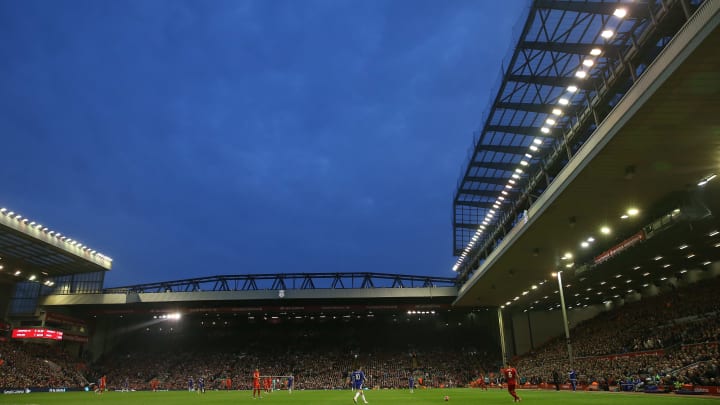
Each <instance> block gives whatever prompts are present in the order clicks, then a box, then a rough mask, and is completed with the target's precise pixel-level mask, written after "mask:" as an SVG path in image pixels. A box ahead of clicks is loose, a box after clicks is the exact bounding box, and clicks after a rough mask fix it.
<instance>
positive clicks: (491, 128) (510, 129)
mask: <svg viewBox="0 0 720 405" xmlns="http://www.w3.org/2000/svg"><path fill="white" fill-rule="evenodd" d="M486 130H487V131H486V132H502V133H506V134H518V135H528V136H529V135H534V134H535V133H536V132H540V128H537V127H525V126H517V125H488V126H487V128H486ZM478 146H484V145H478Z"/></svg>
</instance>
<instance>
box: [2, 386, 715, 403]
mask: <svg viewBox="0 0 720 405" xmlns="http://www.w3.org/2000/svg"><path fill="white" fill-rule="evenodd" d="M518 394H519V395H520V396H521V397H522V398H523V401H522V403H523V404H526V405H597V404H613V405H618V404H632V405H635V404H637V405H643V404H648V405H650V404H653V405H665V404H673V405H681V404H688V403H690V404H706V403H707V404H710V403H713V404H714V403H720V397H709V396H702V397H700V396H680V395H657V394H624V393H606V392H580V391H578V392H576V393H573V392H569V391H561V392H554V391H536V390H531V391H525V390H520V391H518ZM445 395H448V396H449V397H450V401H449V403H452V404H455V405H463V404H465V405H470V404H472V405H477V404H482V405H493V404H511V403H512V397H511V396H510V395H509V394H508V393H507V391H505V390H499V389H497V388H495V389H491V390H489V391H480V390H478V389H429V390H416V391H415V393H414V394H410V393H409V392H408V391H407V390H381V391H366V393H365V397H366V398H367V400H368V402H369V403H370V404H371V405H381V404H387V405H405V404H409V405H430V404H441V403H444V402H445V401H444V400H443V398H444V396H445ZM352 397H353V393H352V392H351V391H349V390H345V391H295V392H293V393H292V395H288V393H287V392H286V391H276V392H274V393H272V394H266V395H265V396H264V397H263V398H262V399H260V400H253V399H252V391H231V392H225V391H208V392H207V393H205V394H203V395H199V394H196V393H191V392H184V391H173V392H107V393H105V394H102V395H97V394H95V393H92V392H89V393H86V392H67V393H33V394H12V395H0V404H8V405H10V404H35V405H66V404H67V405H76V404H94V405H113V404H131V405H155V404H173V405H198V404H200V405H213V404H267V405H270V404H272V405H276V404H277V405H305V404H307V405H338V404H346V405H351V404H353V402H352ZM359 402H360V403H362V400H359Z"/></svg>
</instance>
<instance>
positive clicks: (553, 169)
mask: <svg viewBox="0 0 720 405" xmlns="http://www.w3.org/2000/svg"><path fill="white" fill-rule="evenodd" d="M702 3H703V1H688V0H654V1H633V2H630V1H604V0H597V1H554V0H535V1H533V2H532V3H531V5H530V7H529V9H528V10H527V19H526V21H525V23H524V25H523V27H522V30H521V32H520V34H519V38H518V41H517V45H516V47H515V49H514V51H513V54H512V55H511V57H510V58H509V61H507V63H505V64H504V66H503V77H502V79H501V84H500V87H499V90H498V92H497V95H496V96H495V98H494V100H493V101H492V104H491V106H490V107H489V112H488V113H487V114H486V117H485V120H484V123H483V127H482V129H481V130H480V131H479V132H478V134H477V136H476V137H475V139H474V149H473V152H472V153H471V154H470V159H469V161H468V162H467V164H466V168H465V171H464V173H463V176H462V178H461V179H460V180H459V182H458V188H457V191H456V193H455V196H454V201H453V234H454V249H453V253H454V255H455V256H459V258H458V262H457V263H456V265H455V267H454V268H453V269H454V270H456V271H457V272H458V282H460V283H462V282H463V281H465V280H466V279H467V278H468V276H469V275H470V274H471V273H472V271H474V270H475V269H476V268H477V267H478V266H479V265H480V264H481V263H482V262H483V260H484V259H485V258H486V257H487V256H488V255H489V254H490V253H491V252H492V250H493V249H494V247H495V246H496V245H497V244H498V243H499V242H500V241H502V239H503V238H504V236H505V234H506V233H507V232H508V231H509V230H510V229H512V227H513V226H514V225H515V224H516V223H517V222H518V221H521V220H522V218H523V214H524V211H525V210H527V209H528V208H529V207H530V206H531V205H532V204H533V202H534V201H535V200H537V198H538V197H539V196H540V195H541V194H542V193H543V192H544V191H545V190H546V189H547V187H548V186H549V184H550V183H551V182H552V181H553V179H554V178H555V176H556V175H557V174H558V173H559V172H560V170H561V169H562V168H563V167H564V166H565V165H566V164H567V163H568V162H569V160H570V159H571V158H572V157H573V156H574V154H575V153H576V152H577V151H578V149H579V148H580V147H581V146H582V145H583V144H584V143H585V142H586V141H587V140H588V139H589V138H590V136H592V134H593V132H594V130H595V128H596V127H597V126H598V124H599V123H600V122H602V120H603V119H604V118H605V117H606V116H607V114H608V113H609V112H610V111H611V110H612V109H613V107H614V106H615V105H616V104H617V102H618V101H619V100H620V99H621V98H622V97H623V95H624V94H625V93H626V92H627V90H628V89H629V88H630V87H631V86H632V85H633V83H634V82H635V81H636V80H637V78H638V77H639V76H640V75H642V73H643V72H644V70H645V69H646V67H647V66H648V65H649V64H650V63H651V62H652V61H653V60H654V58H655V57H656V56H657V55H658V54H659V53H660V51H661V50H662V48H663V47H664V46H665V45H666V44H667V43H668V42H669V41H670V39H671V38H672V37H673V36H674V34H675V33H676V32H677V31H678V30H679V29H680V27H681V26H682V25H683V24H684V23H685V22H686V21H687V19H688V18H689V17H690V16H691V15H692V13H693V12H694V11H695V9H697V7H698V6H699V5H700V4H702ZM620 7H622V8H625V9H626V10H627V15H626V16H623V17H618V16H615V15H614V13H615V10H616V9H617V8H620ZM608 29H611V30H613V35H612V36H610V37H609V38H607V39H606V38H605V37H603V36H602V35H601V33H602V32H603V31H605V30H608ZM596 48H597V49H600V50H601V53H600V54H599V55H592V54H591V50H593V49H596ZM588 59H589V60H591V61H592V62H593V64H592V65H591V66H587V65H585V64H584V62H585V61H586V60H588ZM579 71H584V72H586V73H587V77H585V78H579V77H577V76H576V74H577V72H579ZM570 86H575V87H576V89H571V88H570ZM553 110H556V111H555V112H553ZM557 111H561V112H560V113H559V114H558V113H557ZM548 119H551V120H554V122H553V121H550V122H548ZM543 127H544V128H545V129H543ZM523 162H524V163H523ZM517 170H519V171H517ZM513 175H514V177H513ZM483 221H485V223H483ZM481 231H482V232H481Z"/></svg>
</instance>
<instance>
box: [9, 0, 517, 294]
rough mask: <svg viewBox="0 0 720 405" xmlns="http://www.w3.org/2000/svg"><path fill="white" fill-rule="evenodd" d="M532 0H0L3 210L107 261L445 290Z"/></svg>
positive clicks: (149, 271)
mask: <svg viewBox="0 0 720 405" xmlns="http://www.w3.org/2000/svg"><path fill="white" fill-rule="evenodd" d="M527 4H528V3H527V2H526V1H524V0H514V1H502V2H496V1H479V0H467V1H465V0H449V1H446V0H435V1H421V0H384V1H380V0H354V1H341V0H325V1H308V0H290V1H280V0H264V1H259V0H258V1H240V0H238V1H219V0H213V1H201V0H197V1H179V0H172V1H160V0H141V1H98V0H88V1H13V0H0V140H1V142H0V150H1V151H2V154H1V156H2V167H3V176H2V178H3V185H2V191H0V206H4V207H8V208H9V209H12V210H14V211H16V212H18V213H21V214H22V215H23V216H25V217H28V218H30V219H31V220H34V221H37V222H40V223H42V224H43V225H46V226H48V227H50V228H51V229H54V230H57V231H59V232H62V233H63V234H65V235H67V236H69V237H71V238H73V239H75V240H78V241H80V242H82V243H84V244H86V245H88V246H90V247H91V248H93V249H96V250H98V251H100V252H102V253H104V254H106V255H108V256H110V257H112V258H113V259H114V265H113V266H114V268H113V270H112V271H110V272H109V273H108V274H107V276H106V282H105V285H106V286H120V285H128V284H136V283H143V282H152V281H165V280H175V279H181V278H189V277H201V276H210V275H217V274H247V273H275V272H329V271H341V272H350V271H369V272H385V273H398V274H419V275H434V276H448V277H452V276H454V273H453V272H452V271H451V268H452V265H453V264H454V262H455V258H454V257H453V256H452V197H453V192H454V190H455V188H456V182H457V180H458V178H459V176H460V174H461V169H462V167H463V166H464V163H465V161H466V159H467V151H468V148H470V147H471V146H472V133H473V131H475V130H477V129H478V128H479V126H480V124H481V121H482V119H481V117H482V113H483V112H484V111H485V110H486V109H487V107H488V104H489V100H490V98H491V96H494V94H492V91H494V89H496V88H497V86H498V85H499V76H500V70H501V61H502V60H503V58H505V57H506V55H508V53H509V51H510V49H511V47H512V46H513V45H514V44H513V41H514V40H515V33H516V31H517V27H518V24H519V23H520V21H519V19H520V18H521V16H522V13H523V10H524V8H525V7H526V6H527Z"/></svg>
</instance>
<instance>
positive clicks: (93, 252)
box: [0, 208, 112, 261]
mask: <svg viewBox="0 0 720 405" xmlns="http://www.w3.org/2000/svg"><path fill="white" fill-rule="evenodd" d="M0 214H2V215H5V216H6V217H8V218H10V219H14V220H15V221H17V222H18V223H19V224H21V225H25V226H27V227H30V228H34V229H36V230H37V231H39V232H43V233H45V234H46V235H47V236H49V237H53V238H55V239H57V240H58V241H61V242H64V243H65V244H66V245H70V246H74V247H76V248H78V249H81V250H83V251H85V252H87V253H89V254H91V255H93V256H97V257H98V258H100V259H103V260H107V261H112V258H110V257H108V256H105V255H103V254H102V253H98V252H97V251H96V250H93V249H90V248H89V247H87V246H85V245H83V244H82V243H80V242H78V241H76V240H73V239H70V238H68V237H66V236H63V235H62V234H61V233H60V232H55V231H52V230H50V229H48V228H47V227H45V226H42V225H41V224H39V223H36V222H35V221H30V220H29V219H28V218H23V216H22V215H20V214H17V213H15V212H13V211H9V210H8V209H7V208H0Z"/></svg>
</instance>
